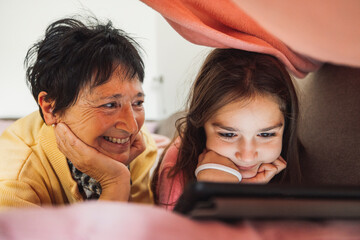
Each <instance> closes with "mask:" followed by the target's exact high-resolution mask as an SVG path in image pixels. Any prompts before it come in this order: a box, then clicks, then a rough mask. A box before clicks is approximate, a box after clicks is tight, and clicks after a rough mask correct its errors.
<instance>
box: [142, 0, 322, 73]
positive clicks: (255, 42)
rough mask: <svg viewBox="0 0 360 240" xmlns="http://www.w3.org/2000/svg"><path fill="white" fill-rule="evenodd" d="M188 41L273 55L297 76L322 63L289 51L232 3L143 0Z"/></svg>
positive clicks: (202, 0) (201, 0) (221, 0)
mask: <svg viewBox="0 0 360 240" xmlns="http://www.w3.org/2000/svg"><path fill="white" fill-rule="evenodd" d="M141 1H142V2H144V3H145V4H147V5H148V6H150V7H151V8H153V9H154V10H156V11H157V12H159V13H160V14H162V16H163V17H164V18H165V19H166V20H167V21H168V22H169V24H170V25H171V26H172V27H173V28H174V29H175V30H176V31H177V32H178V33H179V34H180V35H181V36H183V37H184V38H185V39H187V40H188V41H190V42H192V43H195V44H199V45H204V46H209V47H217V48H238V49H242V50H247V51H253V52H261V53H266V54H270V55H273V56H275V57H277V58H278V59H279V60H281V61H282V62H283V63H284V64H285V65H286V66H287V68H288V69H289V70H290V71H291V72H292V73H293V74H294V75H295V76H297V77H300V78H301V77H304V76H306V74H307V73H309V72H311V71H315V70H317V69H318V68H319V67H320V66H321V63H320V62H317V61H315V60H312V59H310V58H307V57H305V56H303V55H301V54H298V53H297V52H295V51H293V50H292V49H290V48H289V47H288V46H287V45H285V44H284V43H283V42H282V41H280V40H279V39H278V38H276V37H275V36H274V35H272V34H271V33H269V32H267V31H266V30H265V29H264V28H262V27H261V26H260V25H259V24H258V23H257V22H256V21H254V20H253V19H252V18H251V17H250V16H248V15H247V14H246V13H245V12H244V11H243V10H242V9H241V8H240V7H239V6H238V5H237V4H236V3H234V2H233V1H231V0H216V1H208V0H174V1H169V0H141Z"/></svg>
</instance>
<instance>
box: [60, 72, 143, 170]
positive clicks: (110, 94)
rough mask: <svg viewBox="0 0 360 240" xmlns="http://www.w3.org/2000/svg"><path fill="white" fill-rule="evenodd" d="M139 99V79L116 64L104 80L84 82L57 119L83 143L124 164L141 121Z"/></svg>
mask: <svg viewBox="0 0 360 240" xmlns="http://www.w3.org/2000/svg"><path fill="white" fill-rule="evenodd" d="M143 102H144V93H143V90H142V86H141V82H140V81H139V80H138V79H137V78H135V79H128V78H125V77H124V73H123V71H122V70H121V68H120V67H119V68H118V69H117V70H115V71H114V73H113V74H112V76H111V77H110V79H109V81H108V82H106V83H105V84H103V85H100V86H97V87H95V88H93V89H90V88H89V86H85V87H84V88H83V89H82V90H81V91H80V93H79V97H78V100H77V101H76V103H75V104H74V105H73V106H71V107H70V108H68V109H67V110H66V111H65V112H64V114H62V115H60V117H59V122H64V123H66V124H67V125H68V126H69V128H70V129H71V130H72V131H73V133H74V134H75V135H76V136H77V137H78V138H80V139H81V140H82V141H83V142H85V143H86V144H87V145H89V146H92V147H93V148H95V149H97V150H98V151H99V152H101V153H103V154H105V155H107V156H109V157H111V158H113V159H115V160H117V161H119V162H122V163H124V164H126V165H128V164H129V161H128V159H129V154H130V146H131V145H132V143H133V142H134V140H135V137H136V135H137V133H138V132H139V131H140V128H141V127H142V125H143V123H144V118H145V112H144V108H143Z"/></svg>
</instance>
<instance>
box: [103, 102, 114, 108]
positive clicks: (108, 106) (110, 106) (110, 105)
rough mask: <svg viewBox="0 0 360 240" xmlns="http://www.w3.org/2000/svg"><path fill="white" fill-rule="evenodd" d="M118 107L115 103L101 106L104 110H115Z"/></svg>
mask: <svg viewBox="0 0 360 240" xmlns="http://www.w3.org/2000/svg"><path fill="white" fill-rule="evenodd" d="M116 106H117V104H116V103H114V102H112V103H106V104H104V105H101V107H104V108H115V107H116Z"/></svg>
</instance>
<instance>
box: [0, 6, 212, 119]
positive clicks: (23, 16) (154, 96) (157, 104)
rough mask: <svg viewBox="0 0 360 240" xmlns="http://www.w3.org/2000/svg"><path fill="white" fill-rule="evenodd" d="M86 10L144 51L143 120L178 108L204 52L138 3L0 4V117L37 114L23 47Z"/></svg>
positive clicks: (168, 113)
mask: <svg viewBox="0 0 360 240" xmlns="http://www.w3.org/2000/svg"><path fill="white" fill-rule="evenodd" d="M89 12H92V13H93V14H94V15H95V16H96V17H97V18H99V19H100V20H106V19H110V20H111V21H112V22H113V23H114V25H115V26H116V27H119V28H121V29H123V30H125V31H126V32H128V33H130V35H131V36H132V37H134V38H135V39H136V40H137V41H138V42H139V43H140V45H142V47H143V48H144V50H145V52H146V54H145V55H144V61H145V67H146V68H145V75H146V77H145V82H144V86H143V87H144V91H145V93H146V102H145V108H146V118H147V119H162V118H164V117H167V116H169V115H170V114H171V113H173V112H175V111H177V110H178V109H180V108H181V107H182V104H183V102H184V98H185V97H186V94H187V92H188V90H189V86H190V81H191V80H192V79H193V75H194V74H195V73H196V71H197V69H198V66H199V64H200V63H201V61H202V59H203V52H204V49H206V48H205V47H200V46H196V45H193V44H191V43H189V42H187V41H186V40H184V39H183V38H182V37H181V36H180V35H178V34H177V33H176V32H175V31H174V30H173V29H172V28H171V27H170V26H169V25H168V24H167V23H166V21H165V20H164V19H163V18H162V17H161V16H160V15H159V14H158V13H157V12H155V11H154V10H153V9H151V8H149V7H148V6H146V5H145V4H143V3H142V2H140V1H138V0H103V1H98V0H62V1H54V0H31V1H24V0H11V1H8V0H0V31H1V38H0V74H1V78H0V118H19V117H22V116H25V115H26V114H28V113H30V112H32V111H34V110H37V106H36V103H35V100H34V99H33V97H32V95H31V94H30V91H29V89H28V88H27V86H26V83H25V69H24V66H23V61H24V57H25V54H26V52H27V50H28V48H29V47H30V46H31V45H32V44H33V43H35V42H36V41H37V40H38V39H39V38H40V37H42V36H43V34H44V31H45V29H46V27H47V26H48V25H49V24H50V23H51V22H52V21H54V20H57V19H59V18H62V17H65V16H72V15H74V14H81V15H87V14H88V13H89ZM160 77H162V79H163V80H164V82H163V84H162V83H160V82H159V81H158V79H159V78H160Z"/></svg>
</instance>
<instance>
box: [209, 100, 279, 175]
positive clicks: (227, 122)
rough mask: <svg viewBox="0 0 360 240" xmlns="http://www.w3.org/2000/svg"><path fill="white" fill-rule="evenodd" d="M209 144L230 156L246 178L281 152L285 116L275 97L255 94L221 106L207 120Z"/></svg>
mask: <svg viewBox="0 0 360 240" xmlns="http://www.w3.org/2000/svg"><path fill="white" fill-rule="evenodd" d="M204 128H205V133H206V147H207V149H209V150H212V151H215V152H217V153H218V154H220V155H223V156H225V157H227V158H229V159H230V160H231V161H232V162H234V163H235V165H236V166H237V167H238V169H239V172H240V173H241V175H242V177H243V178H252V177H254V176H255V175H256V174H257V171H258V168H259V167H260V165H261V164H262V163H271V162H273V161H274V160H276V159H277V158H278V157H279V156H280V153H281V148H282V136H283V132H284V116H283V114H282V112H281V111H280V108H279V104H278V103H277V101H276V100H275V98H273V97H270V96H259V95H258V96H256V97H255V98H253V99H251V100H249V101H237V102H232V103H229V104H227V105H225V106H223V107H222V108H220V109H219V110H218V111H217V112H216V113H215V114H214V115H213V116H212V117H211V118H210V119H209V120H208V121H207V122H206V123H205V126H204Z"/></svg>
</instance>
